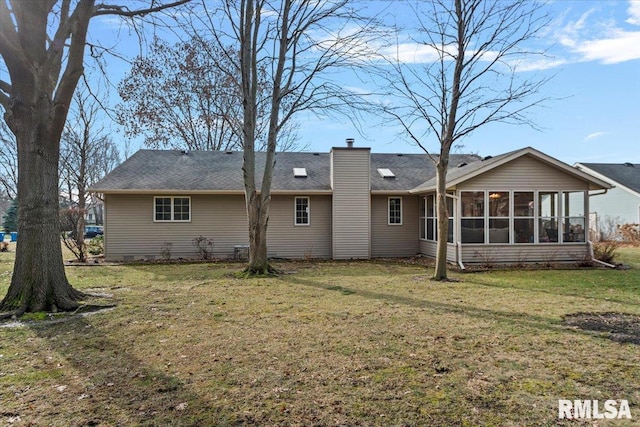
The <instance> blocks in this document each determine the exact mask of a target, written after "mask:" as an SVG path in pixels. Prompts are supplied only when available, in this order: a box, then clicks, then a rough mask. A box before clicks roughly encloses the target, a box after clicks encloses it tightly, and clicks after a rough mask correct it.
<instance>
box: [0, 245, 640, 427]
mask: <svg viewBox="0 0 640 427" xmlns="http://www.w3.org/2000/svg"><path fill="white" fill-rule="evenodd" d="M620 257H621V259H620V260H621V262H624V263H626V264H628V265H630V267H631V268H630V269H629V270H604V269H602V270H601V269H594V270H565V271H550V270H541V271H535V270H524V271H494V272H484V273H474V274H454V276H455V278H456V279H458V280H459V281H457V282H447V283H438V282H432V281H430V280H429V277H430V275H431V273H432V271H431V270H427V269H425V268H424V267H421V266H417V265H404V264H397V263H381V262H352V263H349V262H344V263H338V262H335V263H333V262H326V263H279V264H276V265H275V266H276V267H277V268H278V269H280V270H281V271H283V272H284V274H282V275H280V276H279V277H276V278H258V279H249V280H243V279H238V278H237V277H236V276H235V273H236V272H237V271H239V270H241V269H242V265H241V264H202V263H198V264H191V265H180V264H177V265H176V264H171V265H130V266H95V267H69V268H68V269H67V274H68V276H69V277H70V280H71V281H72V283H73V284H74V286H76V287H77V288H79V289H81V290H83V291H91V292H96V293H102V294H106V295H109V296H108V297H104V298H102V299H101V301H99V302H100V303H102V304H115V305H116V307H115V308H113V309H111V310H109V311H106V312H99V313H94V314H92V315H90V316H85V317H77V318H73V319H70V320H67V321H64V322H57V323H51V322H47V321H43V322H31V323H29V326H23V327H12V328H6V327H4V328H0V402H2V405H0V425H2V424H7V425H17V426H23V425H72V426H84V425H101V426H109V425H183V426H191V425H193V426H198V425H218V426H224V425H279V426H280V425H292V426H311V425H317V426H328V425H349V426H359V425H363V426H365V425H366V426H370V425H381V426H386V425H398V426H399V425H408V426H412V425H430V426H452V425H461V426H501V425H507V426H529V425H547V426H552V425H553V426H555V425H572V426H574V425H592V422H589V423H587V422H585V423H581V422H575V421H573V422H566V424H563V423H564V421H559V420H557V413H558V408H557V405H558V399H571V400H573V399H599V400H604V399H627V400H628V401H629V404H630V406H631V412H632V415H633V416H634V420H631V421H625V420H611V421H608V420H604V421H603V420H599V422H598V425H599V426H603V425H615V426H630V425H634V423H636V422H637V419H639V418H640V391H639V389H638V387H637V385H638V384H639V383H640V347H639V346H637V345H634V344H629V343H619V342H616V341H613V340H611V339H609V335H608V334H607V333H606V332H605V333H602V332H589V331H583V330H581V329H578V328H574V327H569V326H566V325H564V324H563V322H562V319H563V317H565V316H567V315H570V314H573V313H577V312H590V313H600V312H602V313H613V312H615V313H625V314H627V315H640V261H639V260H640V250H638V249H633V248H623V249H621V251H620ZM11 268H12V254H4V253H2V254H0V293H2V294H3V295H4V293H5V292H6V289H7V287H8V283H9V279H10V270H11Z"/></svg>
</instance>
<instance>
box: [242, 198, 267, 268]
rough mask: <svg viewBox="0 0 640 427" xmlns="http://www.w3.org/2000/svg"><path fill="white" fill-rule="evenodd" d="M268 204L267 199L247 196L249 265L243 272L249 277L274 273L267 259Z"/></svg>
mask: <svg viewBox="0 0 640 427" xmlns="http://www.w3.org/2000/svg"><path fill="white" fill-rule="evenodd" d="M269 202H270V200H269V199H266V200H262V197H260V196H259V195H258V194H257V193H255V192H254V193H253V194H251V195H249V196H248V202H247V213H248V215H247V216H248V218H249V265H248V266H247V267H246V268H245V270H244V271H245V273H247V274H248V275H251V276H254V275H267V274H272V273H274V272H275V270H274V269H273V268H272V267H271V265H270V264H269V258H268V257H267V225H268V222H269Z"/></svg>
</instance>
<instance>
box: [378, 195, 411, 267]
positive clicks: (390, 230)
mask: <svg viewBox="0 0 640 427" xmlns="http://www.w3.org/2000/svg"><path fill="white" fill-rule="evenodd" d="M393 197H401V198H402V225H389V224H388V211H389V204H388V203H389V196H378V195H376V196H372V197H371V256H372V257H410V256H414V255H416V254H417V253H418V251H419V244H418V242H419V235H418V233H419V230H418V222H419V218H418V216H419V204H418V203H419V198H418V197H417V196H406V195H405V196H393Z"/></svg>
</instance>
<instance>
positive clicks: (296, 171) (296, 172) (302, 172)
mask: <svg viewBox="0 0 640 427" xmlns="http://www.w3.org/2000/svg"><path fill="white" fill-rule="evenodd" d="M293 176H294V177H296V178H306V177H307V168H293Z"/></svg>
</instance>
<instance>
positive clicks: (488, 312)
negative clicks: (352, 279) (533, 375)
mask: <svg viewBox="0 0 640 427" xmlns="http://www.w3.org/2000/svg"><path fill="white" fill-rule="evenodd" d="M280 280H283V281H285V282H288V283H291V284H295V285H302V286H309V287H313V288H317V289H323V290H326V291H332V292H340V293H341V294H343V295H345V296H347V295H357V296H361V297H363V298H368V299H372V300H379V301H387V302H391V303H396V304H402V305H407V306H410V307H416V308H425V309H429V310H432V311H433V312H434V313H443V314H444V313H457V314H461V315H465V316H469V317H475V318H478V319H483V320H488V321H490V322H500V323H503V324H509V325H514V324H517V325H519V326H522V327H527V328H532V329H541V330H546V331H553V332H563V333H567V332H569V333H574V334H580V335H586V336H591V337H593V336H594V334H593V333H590V332H587V331H582V330H576V329H569V328H567V327H566V326H564V325H563V324H562V319H560V318H557V319H556V318H552V317H545V316H537V315H532V314H525V313H514V312H507V311H500V310H493V309H486V308H479V307H473V306H469V305H463V304H451V303H445V302H438V301H431V300H424V299H417V298H411V297H406V296H400V295H393V294H385V293H380V292H372V291H366V290H362V289H354V288H349V287H345V286H336V285H327V284H323V283H319V282H316V281H313V280H308V279H301V278H299V277H295V276H284V277H280Z"/></svg>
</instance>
